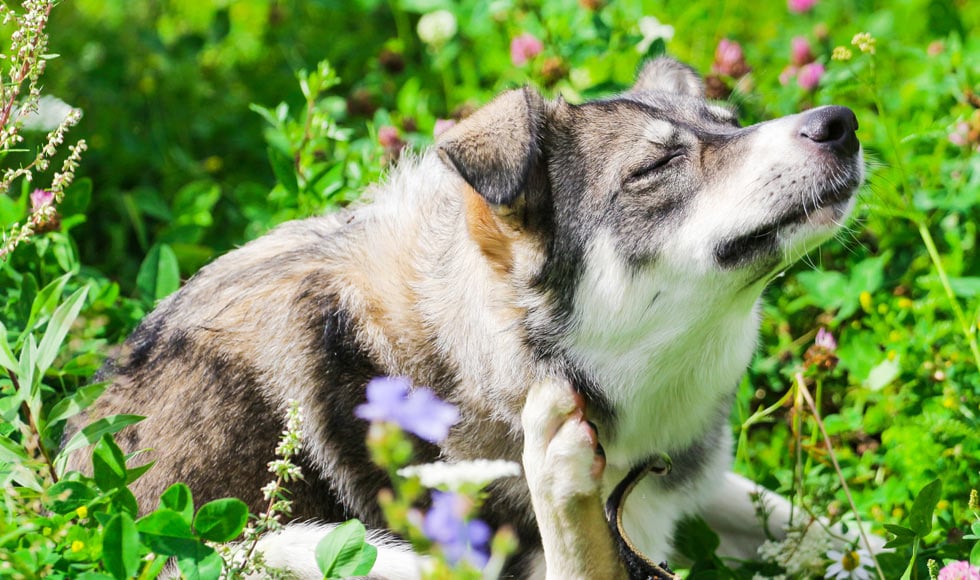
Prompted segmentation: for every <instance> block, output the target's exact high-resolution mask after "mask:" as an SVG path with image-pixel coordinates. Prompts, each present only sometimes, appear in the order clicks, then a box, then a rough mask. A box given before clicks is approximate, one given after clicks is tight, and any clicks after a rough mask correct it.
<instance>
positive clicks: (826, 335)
mask: <svg viewBox="0 0 980 580" xmlns="http://www.w3.org/2000/svg"><path fill="white" fill-rule="evenodd" d="M813 344H815V345H817V346H819V347H823V348H825V349H827V350H829V351H830V352H834V351H835V350H837V341H836V340H835V339H834V335H833V334H831V333H830V331H829V330H827V329H826V328H823V327H820V330H818V331H817V337H816V338H814V339H813Z"/></svg>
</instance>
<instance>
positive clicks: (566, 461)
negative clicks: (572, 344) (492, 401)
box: [521, 380, 627, 580]
mask: <svg viewBox="0 0 980 580" xmlns="http://www.w3.org/2000/svg"><path fill="white" fill-rule="evenodd" d="M584 408H585V405H584V402H583V400H582V397H581V395H578V394H577V393H575V392H574V391H573V390H572V387H571V385H569V384H567V383H562V382H558V381H555V380H546V381H544V382H541V383H539V384H537V385H534V386H533V387H532V388H531V392H530V394H529V395H528V398H527V403H526V404H525V406H524V413H523V415H522V417H521V419H522V422H523V426H524V458H523V461H524V473H525V476H526V477H527V483H528V487H529V488H530V490H531V502H532V504H533V506H534V515H535V517H536V518H537V521H538V528H539V530H540V532H541V543H542V547H543V549H544V556H545V565H546V567H547V578H548V580H576V579H583V580H585V579H595V578H603V579H609V580H621V579H626V578H627V574H626V569H625V568H624V567H623V563H622V562H621V560H620V558H619V554H618V552H617V548H616V545H615V544H614V542H613V539H612V536H611V534H610V532H609V528H608V527H607V525H606V519H605V516H604V514H603V508H602V490H601V485H600V482H601V479H602V471H603V469H604V468H605V459H604V458H603V457H602V455H601V453H597V449H598V439H597V437H596V431H595V429H594V427H593V426H591V425H590V424H589V423H588V422H587V421H586V419H585V411H584Z"/></svg>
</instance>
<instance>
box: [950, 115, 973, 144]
mask: <svg viewBox="0 0 980 580" xmlns="http://www.w3.org/2000/svg"><path fill="white" fill-rule="evenodd" d="M969 135H970V125H969V123H966V122H965V121H960V122H958V123H956V125H955V127H954V128H953V130H952V131H951V132H950V133H949V142H950V143H952V144H953V145H956V146H957V147H966V144H967V143H968V142H969Z"/></svg>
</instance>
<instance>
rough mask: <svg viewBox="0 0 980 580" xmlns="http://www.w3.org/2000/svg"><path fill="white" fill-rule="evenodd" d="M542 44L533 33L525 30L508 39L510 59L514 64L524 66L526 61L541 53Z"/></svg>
mask: <svg viewBox="0 0 980 580" xmlns="http://www.w3.org/2000/svg"><path fill="white" fill-rule="evenodd" d="M542 50H544V44H542V43H541V41H540V40H538V39H537V38H536V37H535V36H534V35H533V34H528V33H527V32H525V33H524V34H522V35H520V36H516V37H514V39H513V40H511V41H510V61H511V62H512V63H514V66H524V65H525V64H527V61H529V60H531V59H532V58H534V57H536V56H537V55H539V54H541V51H542Z"/></svg>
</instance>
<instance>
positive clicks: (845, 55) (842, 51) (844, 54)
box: [830, 46, 854, 62]
mask: <svg viewBox="0 0 980 580" xmlns="http://www.w3.org/2000/svg"><path fill="white" fill-rule="evenodd" d="M853 56H854V53H853V52H851V49H849V48H847V47H846V46H837V47H834V52H833V54H831V55H830V60H839V61H841V62H846V61H849V60H851V58H852V57H853Z"/></svg>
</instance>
